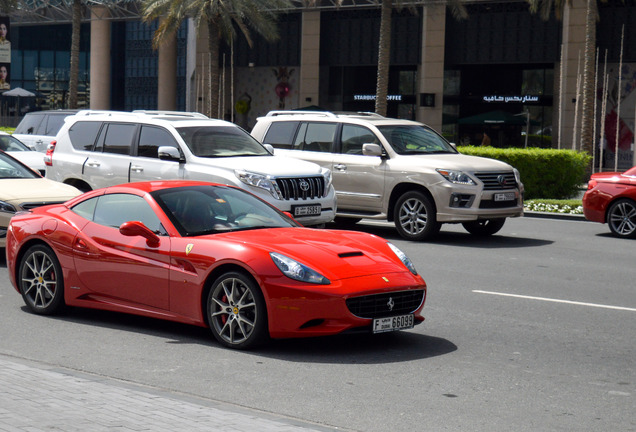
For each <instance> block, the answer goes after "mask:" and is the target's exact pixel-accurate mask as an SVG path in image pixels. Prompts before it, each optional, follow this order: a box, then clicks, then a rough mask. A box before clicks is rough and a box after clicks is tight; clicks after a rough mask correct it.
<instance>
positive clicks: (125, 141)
mask: <svg viewBox="0 0 636 432" xmlns="http://www.w3.org/2000/svg"><path fill="white" fill-rule="evenodd" d="M136 129H137V125H135V124H132V123H131V124H126V123H111V124H109V125H108V129H107V130H106V134H105V135H104V142H103V151H104V153H116V154H123V155H128V154H130V146H131V143H132V140H133V136H134V134H135V130H136Z"/></svg>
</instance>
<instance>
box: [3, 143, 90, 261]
mask: <svg viewBox="0 0 636 432" xmlns="http://www.w3.org/2000/svg"><path fill="white" fill-rule="evenodd" d="M80 194H81V192H80V191H79V190H78V189H76V188H74V187H73V186H70V185H66V184H63V183H59V182H56V181H53V180H49V179H46V178H44V177H42V176H41V175H39V174H38V173H36V172H35V171H33V170H32V169H30V168H29V167H27V166H26V165H24V164H22V163H21V162H19V161H18V160H17V159H15V158H13V157H12V156H10V155H8V154H7V153H5V152H3V151H1V150H0V248H4V247H5V242H6V237H7V227H8V226H9V221H10V220H11V217H12V216H13V215H14V214H15V213H16V212H18V211H21V210H29V209H32V208H34V207H39V206H42V205H46V204H58V203H63V202H65V201H68V200H69V199H71V198H74V197H76V196H77V195H80Z"/></svg>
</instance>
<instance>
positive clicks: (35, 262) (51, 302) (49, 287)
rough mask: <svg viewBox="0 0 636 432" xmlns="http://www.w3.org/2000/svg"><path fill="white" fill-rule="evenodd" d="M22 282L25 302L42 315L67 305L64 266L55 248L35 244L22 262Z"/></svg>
mask: <svg viewBox="0 0 636 432" xmlns="http://www.w3.org/2000/svg"><path fill="white" fill-rule="evenodd" d="M18 283H19V286H20V293H21V294H22V298H23V299H24V303H26V305H27V306H28V308H29V309H30V310H31V311H32V312H34V313H36V314H41V315H51V314H54V313H56V312H59V311H60V310H61V309H62V308H63V307H64V280H63V278H62V266H60V262H59V261H58V259H57V257H56V256H55V253H54V252H53V250H52V249H51V248H49V247H48V246H45V245H35V246H31V247H30V248H29V249H28V250H27V251H26V253H25V254H24V256H23V257H22V260H21V261H20V267H19V270H18Z"/></svg>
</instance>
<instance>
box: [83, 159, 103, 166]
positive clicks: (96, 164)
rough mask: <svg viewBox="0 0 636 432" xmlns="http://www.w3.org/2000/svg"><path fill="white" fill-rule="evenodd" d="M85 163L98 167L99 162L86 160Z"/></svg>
mask: <svg viewBox="0 0 636 432" xmlns="http://www.w3.org/2000/svg"><path fill="white" fill-rule="evenodd" d="M86 165H88V166H89V167H98V166H100V165H101V164H100V163H99V161H95V160H92V161H88V162H86Z"/></svg>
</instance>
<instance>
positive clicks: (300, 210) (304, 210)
mask: <svg viewBox="0 0 636 432" xmlns="http://www.w3.org/2000/svg"><path fill="white" fill-rule="evenodd" d="M321 211H322V208H321V206H320V204H318V205H306V206H292V214H293V215H294V216H320V212H321Z"/></svg>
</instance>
